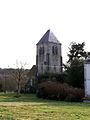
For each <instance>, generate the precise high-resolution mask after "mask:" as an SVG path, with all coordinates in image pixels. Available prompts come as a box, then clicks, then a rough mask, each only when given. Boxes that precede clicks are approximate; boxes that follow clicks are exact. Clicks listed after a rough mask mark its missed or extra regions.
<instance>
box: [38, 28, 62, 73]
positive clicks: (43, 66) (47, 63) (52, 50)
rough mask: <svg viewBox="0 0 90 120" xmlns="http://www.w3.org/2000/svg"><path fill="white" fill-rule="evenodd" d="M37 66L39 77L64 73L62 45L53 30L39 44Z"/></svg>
mask: <svg viewBox="0 0 90 120" xmlns="http://www.w3.org/2000/svg"><path fill="white" fill-rule="evenodd" d="M36 66H37V75H40V74H45V73H58V74H59V73H61V72H62V52H61V43H60V42H59V41H58V40H57V38H56V37H55V35H54V34H53V33H52V32H51V30H48V31H47V32H46V33H45V34H44V35H43V37H42V38H41V39H40V41H39V42H38V43H37V53H36Z"/></svg>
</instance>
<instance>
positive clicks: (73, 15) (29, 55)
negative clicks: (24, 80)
mask: <svg viewBox="0 0 90 120" xmlns="http://www.w3.org/2000/svg"><path fill="white" fill-rule="evenodd" d="M48 29H51V31H52V32H53V33H54V34H55V36H56V37H57V38H58V40H59V41H60V42H61V43H62V55H63V60H64V62H65V61H66V60H67V53H68V47H69V44H70V42H72V41H75V42H78V43H81V42H85V43H86V45H85V50H86V51H90V47H89V46H90V0H0V67H1V68H7V67H8V66H10V67H13V64H15V63H16V60H18V61H22V62H26V63H27V64H28V68H31V67H32V65H34V64H35V63H36V44H37V42H38V41H39V40H40V38H41V37H42V36H43V34H44V33H45V32H46V31H47V30H48Z"/></svg>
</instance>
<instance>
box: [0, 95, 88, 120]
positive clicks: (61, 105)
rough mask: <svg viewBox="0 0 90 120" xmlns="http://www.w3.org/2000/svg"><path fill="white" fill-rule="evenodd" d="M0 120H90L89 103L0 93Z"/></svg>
mask: <svg viewBox="0 0 90 120" xmlns="http://www.w3.org/2000/svg"><path fill="white" fill-rule="evenodd" d="M0 120H90V103H69V102H60V101H52V100H43V99H38V98H37V97H36V96H35V95H32V94H25V95H24V94H22V95H21V97H20V98H15V97H14V94H13V93H6V94H5V93H0Z"/></svg>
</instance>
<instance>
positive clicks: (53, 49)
mask: <svg viewBox="0 0 90 120" xmlns="http://www.w3.org/2000/svg"><path fill="white" fill-rule="evenodd" d="M52 54H53V55H57V54H58V48H57V46H52Z"/></svg>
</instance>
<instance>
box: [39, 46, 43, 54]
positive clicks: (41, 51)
mask: <svg viewBox="0 0 90 120" xmlns="http://www.w3.org/2000/svg"><path fill="white" fill-rule="evenodd" d="M43 54H44V47H40V48H39V55H43Z"/></svg>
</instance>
